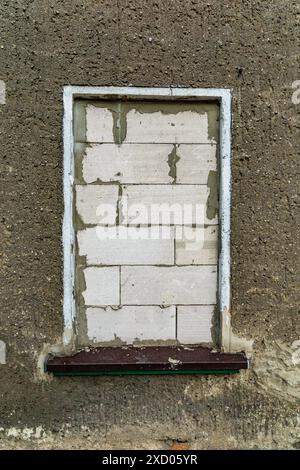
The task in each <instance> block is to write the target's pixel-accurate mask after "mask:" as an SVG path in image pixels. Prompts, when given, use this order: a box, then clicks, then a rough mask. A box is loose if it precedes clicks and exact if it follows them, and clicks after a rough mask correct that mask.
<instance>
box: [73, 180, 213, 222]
mask: <svg viewBox="0 0 300 470" xmlns="http://www.w3.org/2000/svg"><path fill="white" fill-rule="evenodd" d="M209 195H210V189H209V188H208V187H207V186H205V185H122V186H119V185H117V184H104V185H93V184H90V185H76V209H77V212H78V214H79V216H80V218H81V220H82V221H83V223H85V224H101V225H106V224H110V225H113V224H115V223H116V221H118V222H119V223H123V224H131V225H140V224H152V225H154V224H163V225H169V224H170V223H174V224H176V225H183V224H185V225H189V224H190V225H191V224H199V225H203V224H207V225H214V224H217V223H218V218H217V217H216V216H212V218H210V215H209V214H208V213H207V204H208V197H209ZM199 222H200V223H199Z"/></svg>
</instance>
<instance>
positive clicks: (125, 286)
mask: <svg viewBox="0 0 300 470" xmlns="http://www.w3.org/2000/svg"><path fill="white" fill-rule="evenodd" d="M216 291H217V267H216V266H170V267H165V266H122V267H121V303H122V304H129V305H174V304H175V305H176V304H178V305H180V304H183V305H195V304H215V303H216Z"/></svg>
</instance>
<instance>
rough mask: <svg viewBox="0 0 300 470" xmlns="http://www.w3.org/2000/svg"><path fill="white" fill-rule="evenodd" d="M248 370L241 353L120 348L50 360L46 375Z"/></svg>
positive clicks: (193, 348) (198, 348)
mask: <svg viewBox="0 0 300 470" xmlns="http://www.w3.org/2000/svg"><path fill="white" fill-rule="evenodd" d="M247 368H248V359H247V357H246V355H245V354H244V353H222V352H216V351H212V350H211V349H209V348H205V347H203V346H195V345H194V346H160V347H154V346H147V347H146V346H145V347H135V346H123V347H99V348H94V349H88V350H87V349H85V350H82V351H78V352H76V353H75V354H73V355H71V356H64V357H59V356H49V357H48V358H47V360H46V363H45V371H46V372H51V373H53V374H54V375H56V376H71V375H73V376H80V375H85V376H96V375H175V374H233V373H238V372H239V371H240V370H241V369H247Z"/></svg>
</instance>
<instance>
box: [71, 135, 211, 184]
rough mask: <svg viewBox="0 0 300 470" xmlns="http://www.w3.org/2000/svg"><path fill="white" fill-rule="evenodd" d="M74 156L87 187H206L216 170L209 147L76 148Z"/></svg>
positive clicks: (130, 146) (187, 145)
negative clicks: (149, 185)
mask: <svg viewBox="0 0 300 470" xmlns="http://www.w3.org/2000/svg"><path fill="white" fill-rule="evenodd" d="M76 155H77V158H80V159H81V161H82V177H83V180H84V182H86V183H95V182H102V183H108V182H120V183H127V184H128V183H132V184H151V183H155V184H160V183H164V184H168V183H173V182H176V183H179V184H207V181H208V177H209V173H210V171H216V170H217V158H216V146H215V145H210V144H204V145H199V144H178V145H172V144H131V145H128V144H122V145H115V144H90V145H88V146H83V145H82V144H77V146H76Z"/></svg>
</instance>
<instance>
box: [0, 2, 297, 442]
mask: <svg viewBox="0 0 300 470" xmlns="http://www.w3.org/2000/svg"><path fill="white" fill-rule="evenodd" d="M299 21H300V5H299V2H298V1H297V0H288V1H287V0H274V1H273V2H265V1H263V0H260V1H255V0H252V1H250V0H244V1H238V0H230V1H209V2H207V1H202V0H198V1H193V0H186V1H184V2H182V1H181V0H172V1H171V2H164V1H162V0H157V1H152V0H151V1H146V0H132V1H129V0H118V1H117V0H109V1H108V0H102V1H98V2H95V1H92V0H85V1H78V0H65V1H64V2H59V1H54V0H31V1H30V0H26V1H25V0H24V1H23V0H9V1H8V0H2V2H1V38H0V79H1V80H3V81H4V82H5V86H6V104H1V105H0V119H1V126H0V135H1V282H0V291H1V328H0V339H1V341H4V342H5V344H6V364H0V392H1V400H0V435H1V440H0V446H1V448H151V447H152V448H156V449H157V448H159V449H164V448H169V447H171V446H175V447H176V445H177V443H178V442H179V443H186V444H185V445H187V446H190V447H191V448H199V449H201V448H299V447H300V429H299V428H300V414H299V398H300V391H299V376H300V372H299V349H298V348H299V343H297V341H299V340H300V328H299V323H300V322H299V266H300V263H299V233H300V232H299V198H298V193H299V162H300V159H299V156H300V155H299V153H300V139H299V130H300V105H299V104H298V105H296V104H293V103H292V100H291V96H292V93H293V92H294V91H295V90H293V89H292V83H293V82H294V81H295V80H297V79H299V78H300V71H299V70H300V68H299V65H300V63H299V62H300V61H299V51H300V38H299ZM67 84H72V85H124V86H125V85H126V86H128V85H131V84H132V85H135V86H169V85H173V86H192V87H227V88H231V89H232V90H233V166H232V170H233V213H232V227H233V234H232V235H233V236H232V291H233V298H232V318H233V329H234V332H235V333H236V334H237V335H239V336H242V337H245V338H248V339H252V340H254V352H253V361H252V366H251V369H250V370H249V371H245V372H243V373H241V374H240V375H237V376H209V377H208V376H169V377H161V376H157V377H155V376H151V377H147V376H144V377H123V378H121V377H110V378H108V377H106V378H105V377H98V378H97V377H90V378H89V377H86V378H83V377H82V378H78V377H77V378H76V377H75V378H55V379H54V378H48V379H46V378H45V377H44V376H43V375H42V374H41V373H40V372H39V369H38V361H39V358H42V357H43V356H41V354H42V353H43V352H45V351H46V350H47V348H48V347H49V345H51V344H53V343H56V342H57V343H59V342H60V341H61V334H62V247H61V222H62V211H63V205H62V112H63V111H62V87H63V86H64V85H67ZM47 345H48V346H47Z"/></svg>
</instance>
